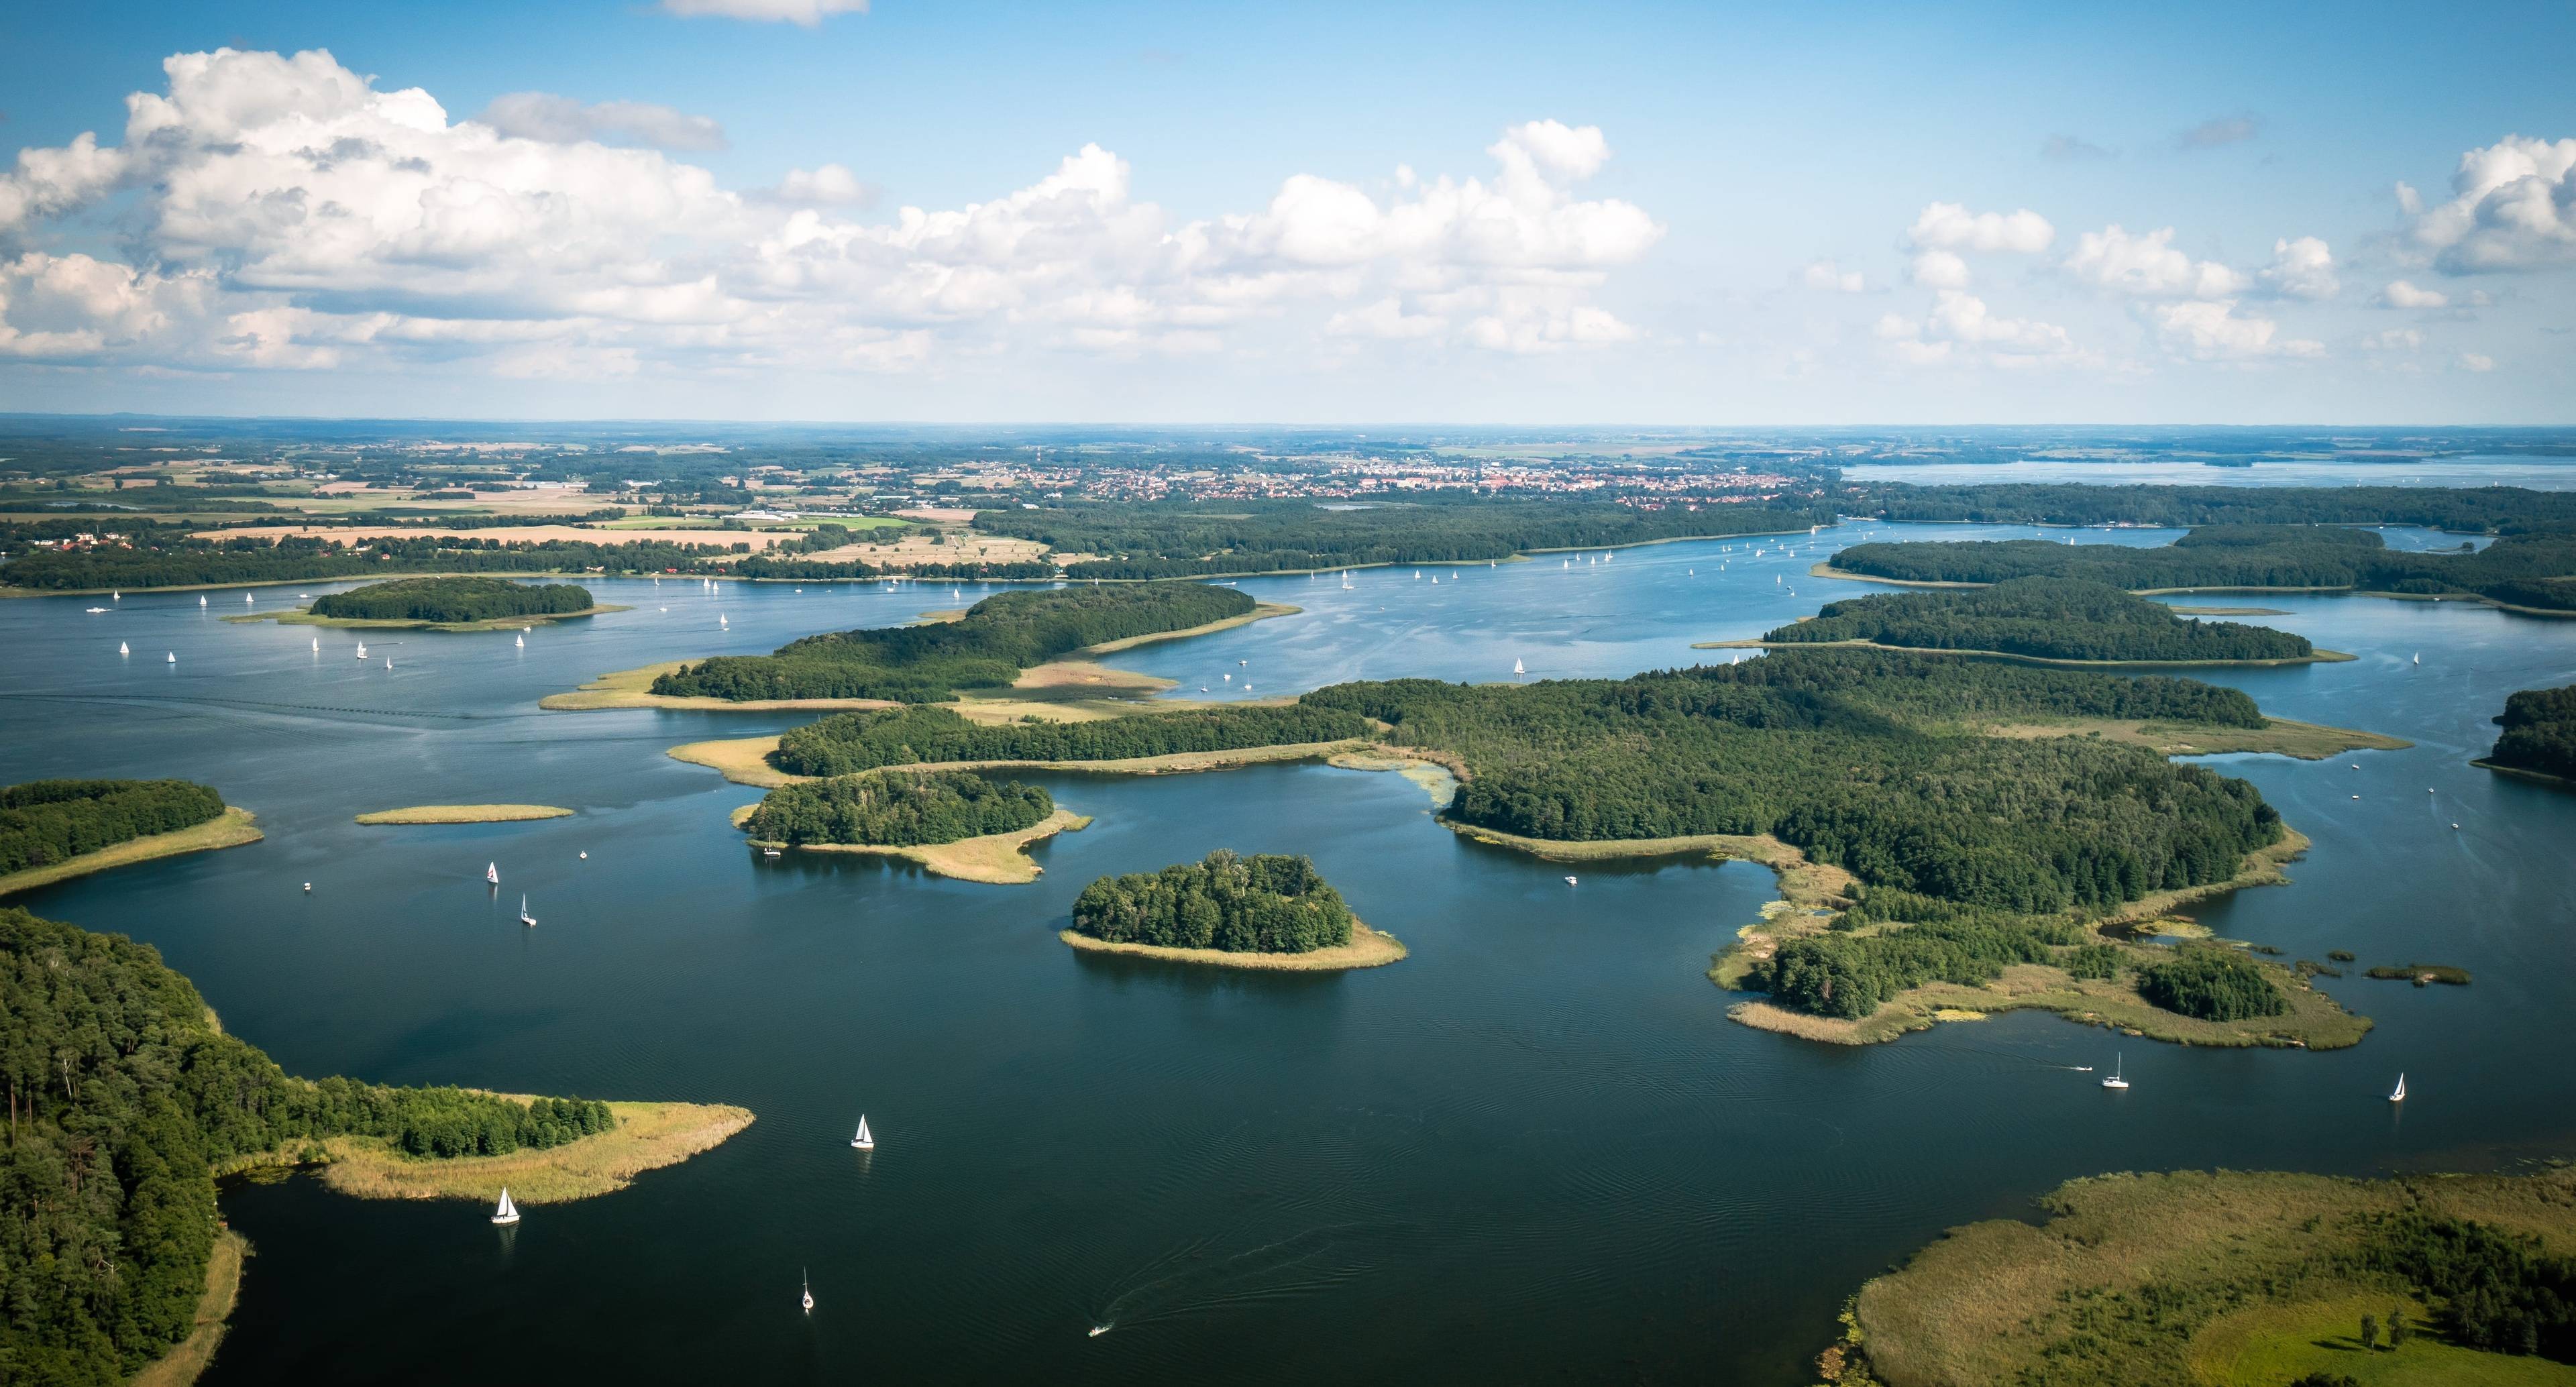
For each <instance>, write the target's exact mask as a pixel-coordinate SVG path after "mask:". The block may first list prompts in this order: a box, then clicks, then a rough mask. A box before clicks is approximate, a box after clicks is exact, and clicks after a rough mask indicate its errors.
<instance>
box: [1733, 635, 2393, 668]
mask: <svg viewBox="0 0 2576 1387" xmlns="http://www.w3.org/2000/svg"><path fill="white" fill-rule="evenodd" d="M1691 649H1693V650H1885V651H1889V652H1891V653H1893V654H1898V655H1956V656H1960V657H1962V658H1966V659H1973V660H2002V661H2005V662H2007V663H2010V664H2017V665H2038V666H2042V667H2044V668H2049V669H2145V670H2159V669H2279V668H2284V667H2287V666H2290V665H2319V664H2326V665H2335V664H2345V663H2348V662H2350V661H2353V660H2358V659H2360V658H2361V657H2360V656H2358V655H2352V654H2347V653H2345V652H2344V651H2341V650H2328V649H2326V648H2325V647H2323V646H2317V647H2314V648H2313V649H2312V650H2311V651H2310V653H2308V654H2305V655H2293V656H2286V657H2284V658H2281V659H2277V660H2070V659H2063V658H2060V657H2058V656H2053V655H2020V654H2015V653H2014V652H2012V651H2009V650H1952V649H1944V648H1941V647H1938V646H1925V645H1884V644H1881V643H1880V642H1878V641H1872V640H1841V641H1764V640H1746V641H1694V642H1692V643H1691Z"/></svg>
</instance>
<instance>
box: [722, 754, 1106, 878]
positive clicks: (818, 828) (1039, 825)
mask: <svg viewBox="0 0 2576 1387" xmlns="http://www.w3.org/2000/svg"><path fill="white" fill-rule="evenodd" d="M1090 822H1091V821H1090V820H1089V819H1086V818H1083V817H1082V816H1080V815H1077V814H1072V813H1068V812H1066V811H1064V810H1061V809H1058V808H1057V807H1056V804H1055V798H1054V797H1053V796H1052V795H1049V794H1048V793H1047V792H1046V790H1045V788H1044V787H1043V786H1038V785H1023V784H1021V783H1020V782H1018V781H1016V780H1008V781H998V782H997V781H992V780H987V779H985V778H984V777H983V776H980V775H977V774H975V773H974V772H972V771H953V770H952V771H918V770H915V771H903V770H881V771H867V772H864V773H861V774H857V775H840V776H832V777H830V778H828V779H823V780H808V781H802V782H799V783H796V784H792V785H782V786H780V787H779V788H777V789H775V790H772V791H770V792H769V794H768V796H767V797H766V798H764V799H763V800H761V802H760V803H759V804H757V805H754V806H752V807H751V809H750V810H749V811H747V812H746V813H745V814H744V815H743V816H742V819H741V826H742V828H743V829H744V830H745V831H747V832H748V833H750V834H751V837H752V841H753V842H755V843H758V844H761V845H764V846H776V847H792V848H804V849H808V850H810V851H816V852H858V853H877V854H882V855H886V856H891V857H901V858H905V859H908V860H910V861H912V862H915V863H918V864H919V865H921V866H923V867H925V868H928V869H929V870H931V871H934V872H937V873H939V874H940V875H942V876H951V877H956V878H959V879H960V880H964V881H983V882H993V883H996V884H1011V883H1017V882H1026V881H1034V880H1036V879H1037V877H1038V874H1039V871H1040V868H1039V867H1038V865H1037V864H1036V863H1034V862H1031V861H1030V860H1029V859H1028V857H1027V856H1026V854H1025V853H1024V852H1023V851H1022V850H1023V849H1025V848H1026V847H1028V845H1029V844H1031V843H1034V842H1037V841H1038V840H1040V839H1042V838H1050V837H1053V836H1054V835H1056V834H1058V833H1061V832H1065V831H1067V830H1069V829H1079V828H1082V827H1084V826H1085V825H1087V824H1089V823H1090Z"/></svg>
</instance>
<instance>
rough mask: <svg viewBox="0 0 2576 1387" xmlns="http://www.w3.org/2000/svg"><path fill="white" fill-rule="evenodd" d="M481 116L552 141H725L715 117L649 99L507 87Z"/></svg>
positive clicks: (508, 131) (673, 144) (705, 145)
mask: <svg viewBox="0 0 2576 1387" xmlns="http://www.w3.org/2000/svg"><path fill="white" fill-rule="evenodd" d="M481 119H482V121H483V123H484V124H485V125H488V126H491V127H492V128H493V129H495V130H498V131H500V132H501V133H502V134H504V135H516V136H518V137H520V138H521V139H528V140H545V141H548V142H551V143H554V144H572V143H575V142H577V141H580V140H600V141H605V142H623V143H628V144H640V145H648V146H650V147H652V148H654V149H688V150H708V149H722V148H724V147H725V132H724V127H723V126H721V125H719V124H717V123H716V122H715V121H714V120H713V119H711V118H709V117H707V116H693V115H690V114H688V113H687V112H685V111H677V110H673V109H672V108H670V107H668V106H657V105H654V104H653V103H652V102H649V101H602V102H598V103H596V104H593V105H584V104H583V103H581V102H579V101H575V100H573V99H572V98H571V97H569V96H556V95H554V94H552V93H550V92H507V93H504V94H503V95H500V96H496V97H494V98H492V104H491V105H489V106H486V107H484V108H483V115H482V117H481Z"/></svg>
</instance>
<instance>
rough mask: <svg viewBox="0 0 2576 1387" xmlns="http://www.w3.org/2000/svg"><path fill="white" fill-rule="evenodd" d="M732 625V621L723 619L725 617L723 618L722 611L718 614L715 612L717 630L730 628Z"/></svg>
mask: <svg viewBox="0 0 2576 1387" xmlns="http://www.w3.org/2000/svg"><path fill="white" fill-rule="evenodd" d="M732 625H733V623H732V622H729V621H727V620H725V619H724V616H723V614H722V613H718V614H717V616H716V627H717V629H719V630H723V629H728V628H730V627H731V626H732Z"/></svg>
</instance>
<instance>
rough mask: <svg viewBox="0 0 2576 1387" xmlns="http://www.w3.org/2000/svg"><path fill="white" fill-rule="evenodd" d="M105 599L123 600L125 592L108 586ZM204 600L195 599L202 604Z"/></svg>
mask: <svg viewBox="0 0 2576 1387" xmlns="http://www.w3.org/2000/svg"><path fill="white" fill-rule="evenodd" d="M107 600H108V601H110V602H122V601H124V600H125V592H124V590H123V589H121V588H110V589H108V593H107ZM205 600H206V599H204V598H202V597H200V598H198V599H197V601H198V602H199V603H201V604H202V603H203V602H204V601H205Z"/></svg>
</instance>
